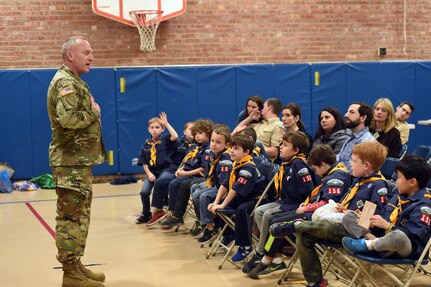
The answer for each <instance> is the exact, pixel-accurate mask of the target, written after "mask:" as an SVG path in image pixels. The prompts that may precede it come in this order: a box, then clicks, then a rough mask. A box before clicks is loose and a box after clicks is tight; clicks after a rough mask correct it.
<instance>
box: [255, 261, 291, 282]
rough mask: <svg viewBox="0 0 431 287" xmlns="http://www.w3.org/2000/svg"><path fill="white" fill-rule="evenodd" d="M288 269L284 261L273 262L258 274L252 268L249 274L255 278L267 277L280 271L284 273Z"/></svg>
mask: <svg viewBox="0 0 431 287" xmlns="http://www.w3.org/2000/svg"><path fill="white" fill-rule="evenodd" d="M286 269H287V266H286V264H285V263H284V262H281V263H278V264H277V263H274V262H272V263H271V264H269V265H267V266H266V268H265V269H263V270H261V271H260V272H258V273H257V274H255V273H253V274H252V271H253V270H252V271H251V272H250V274H249V276H250V278H253V279H259V278H265V277H269V276H275V275H278V274H280V273H283V272H284V271H285V270H286Z"/></svg>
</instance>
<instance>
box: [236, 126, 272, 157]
mask: <svg viewBox="0 0 431 287" xmlns="http://www.w3.org/2000/svg"><path fill="white" fill-rule="evenodd" d="M239 134H244V135H246V136H249V137H251V138H252V139H253V142H254V149H253V153H252V155H251V156H252V157H253V160H254V162H255V163H256V164H258V163H257V162H258V161H260V162H268V161H269V156H268V153H267V152H266V150H265V147H264V146H263V144H262V143H261V142H260V141H258V140H257V134H256V131H255V130H254V128H252V127H246V128H245V129H243V130H242V131H240V132H239Z"/></svg>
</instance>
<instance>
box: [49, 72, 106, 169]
mask: <svg viewBox="0 0 431 287" xmlns="http://www.w3.org/2000/svg"><path fill="white" fill-rule="evenodd" d="M90 96H91V93H90V89H89V88H88V86H87V84H86V83H85V82H84V81H83V80H81V78H80V77H77V76H75V75H74V74H73V73H72V71H71V70H70V69H69V68H67V67H66V66H63V67H61V68H60V69H59V70H58V71H57V73H56V74H55V76H54V78H53V79H52V81H51V83H50V85H49V88H48V99H47V105H48V115H49V119H50V122H51V129H52V142H51V144H50V146H49V164H50V166H51V167H57V166H90V165H95V164H99V163H102V162H104V161H105V157H106V154H105V147H104V145H103V140H102V133H101V123H100V113H99V112H98V111H96V110H92V109H91V102H90Z"/></svg>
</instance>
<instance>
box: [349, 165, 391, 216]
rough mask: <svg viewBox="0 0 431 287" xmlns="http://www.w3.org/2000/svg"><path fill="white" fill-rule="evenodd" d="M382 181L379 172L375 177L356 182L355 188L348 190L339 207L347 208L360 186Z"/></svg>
mask: <svg viewBox="0 0 431 287" xmlns="http://www.w3.org/2000/svg"><path fill="white" fill-rule="evenodd" d="M382 179H383V180H384V179H385V178H384V176H383V175H382V174H381V173H380V171H379V172H378V173H377V175H376V176H372V177H370V178H366V179H363V180H361V181H360V182H357V183H356V184H355V186H354V187H353V188H351V189H350V190H349V193H348V194H347V196H346V197H345V198H344V199H343V201H342V202H341V205H342V206H343V207H345V208H347V207H348V206H349V204H350V202H351V201H352V199H353V197H355V195H356V193H357V192H358V190H359V188H360V187H361V186H363V185H364V184H366V183H369V182H374V181H377V180H382Z"/></svg>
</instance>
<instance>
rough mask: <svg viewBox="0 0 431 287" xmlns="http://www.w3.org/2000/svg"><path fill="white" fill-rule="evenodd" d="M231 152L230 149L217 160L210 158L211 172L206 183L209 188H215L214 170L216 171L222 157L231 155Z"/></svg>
mask: <svg viewBox="0 0 431 287" xmlns="http://www.w3.org/2000/svg"><path fill="white" fill-rule="evenodd" d="M229 152H230V149H226V150H225V151H224V152H221V153H220V154H219V156H218V157H217V158H216V159H214V158H212V157H210V170H209V171H208V177H207V180H206V183H207V186H208V187H210V186H213V185H212V179H213V177H214V170H215V167H216V165H217V163H218V162H219V160H220V158H221V156H222V155H223V154H224V153H229Z"/></svg>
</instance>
